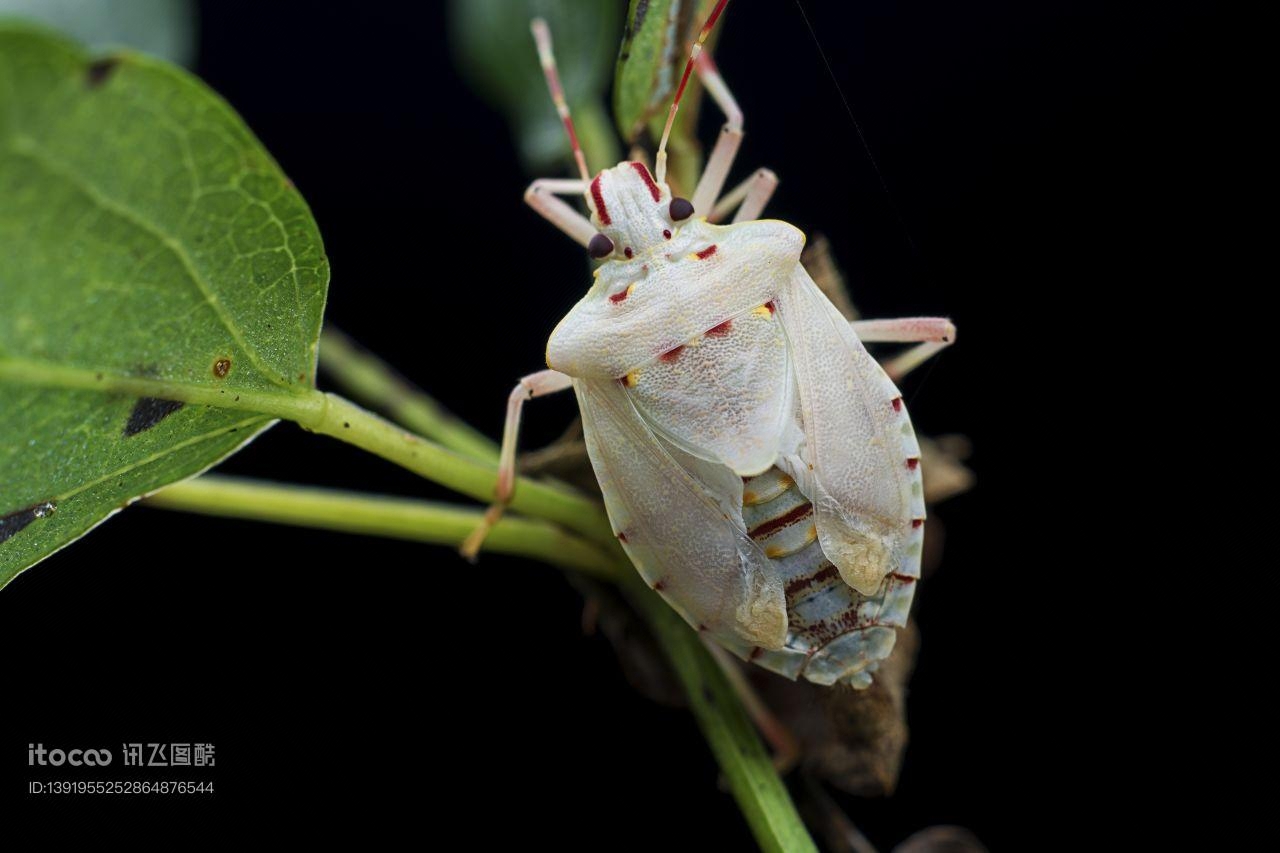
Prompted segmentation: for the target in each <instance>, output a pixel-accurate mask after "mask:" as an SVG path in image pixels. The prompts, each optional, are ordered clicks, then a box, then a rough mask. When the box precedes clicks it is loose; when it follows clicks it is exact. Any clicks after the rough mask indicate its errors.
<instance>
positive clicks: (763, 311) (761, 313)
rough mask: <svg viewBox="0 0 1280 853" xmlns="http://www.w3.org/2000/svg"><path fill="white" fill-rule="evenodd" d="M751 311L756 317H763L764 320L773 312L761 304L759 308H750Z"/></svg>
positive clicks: (771, 316) (769, 317)
mask: <svg viewBox="0 0 1280 853" xmlns="http://www.w3.org/2000/svg"><path fill="white" fill-rule="evenodd" d="M751 313H752V314H755V315H756V316H757V317H763V318H765V319H766V320H769V319H772V318H773V312H772V311H770V310H769V309H768V308H766V307H764V306H763V305H761V306H760V307H759V308H753V309H752V310H751Z"/></svg>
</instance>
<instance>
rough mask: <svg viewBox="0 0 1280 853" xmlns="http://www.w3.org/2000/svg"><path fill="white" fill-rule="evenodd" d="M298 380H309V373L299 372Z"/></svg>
mask: <svg viewBox="0 0 1280 853" xmlns="http://www.w3.org/2000/svg"><path fill="white" fill-rule="evenodd" d="M298 381H299V382H306V381H307V374H305V373H299V374H298Z"/></svg>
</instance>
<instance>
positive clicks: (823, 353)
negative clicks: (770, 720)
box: [466, 0, 955, 686]
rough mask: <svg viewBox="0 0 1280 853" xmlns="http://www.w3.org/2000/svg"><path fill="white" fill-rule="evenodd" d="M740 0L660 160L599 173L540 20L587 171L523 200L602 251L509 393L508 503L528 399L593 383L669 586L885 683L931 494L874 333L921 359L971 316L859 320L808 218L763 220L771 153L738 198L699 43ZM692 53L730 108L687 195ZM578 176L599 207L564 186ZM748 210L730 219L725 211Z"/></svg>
mask: <svg viewBox="0 0 1280 853" xmlns="http://www.w3.org/2000/svg"><path fill="white" fill-rule="evenodd" d="M726 2H727V0H720V2H719V3H717V4H716V7H715V9H714V10H713V11H712V13H711V16H710V18H709V19H708V21H707V23H706V25H705V26H704V27H703V29H702V31H701V34H700V35H699V38H698V41H697V43H696V44H695V45H694V46H693V49H692V51H691V54H690V57H689V62H688V64H687V65H686V67H685V72H684V76H683V78H682V79H681V82H680V85H679V88H678V89H677V91H676V94H675V97H674V99H673V102H672V104H671V108H670V112H669V114H668V118H667V125H666V131H665V132H664V133H663V136H662V141H661V143H660V145H659V148H658V153H657V157H656V164H655V170H654V173H653V174H650V171H649V169H648V168H647V166H646V165H645V164H643V163H640V162H623V163H619V164H618V165H617V166H615V167H613V168H611V169H605V170H604V171H602V172H600V173H599V174H598V175H596V176H595V177H594V178H592V177H591V174H590V172H589V171H588V170H587V165H586V159H585V157H584V156H583V153H582V150H581V148H580V147H579V145H578V143H577V139H576V135H575V134H574V130H573V123H572V121H571V119H570V116H569V110H568V107H567V106H566V104H565V100H564V95H563V93H562V91H561V88H560V83H559V79H558V75H557V72H556V67H555V61H554V59H553V56H552V52H551V39H550V34H549V33H548V32H547V28H546V25H545V24H544V23H542V22H541V21H535V22H534V25H533V31H534V36H535V39H536V41H537V45H538V53H539V56H540V58H541V62H542V67H543V70H544V71H545V73H546V77H547V82H548V85H549V87H550V89H551V95H552V98H553V100H554V101H555V104H556V107H557V109H558V110H559V112H560V115H561V117H562V118H563V119H564V124H565V127H566V129H567V131H568V133H569V137H570V142H571V144H572V146H573V153H574V156H575V158H576V160H577V163H578V167H579V171H580V172H581V175H582V177H581V180H562V179H542V180H537V181H534V182H533V184H532V185H531V186H530V187H529V189H528V192H527V193H526V194H525V199H526V201H528V203H529V204H530V205H531V206H532V207H533V208H534V209H535V210H537V211H538V212H539V213H541V214H542V215H543V216H544V217H546V218H547V219H548V220H550V221H551V222H552V223H553V224H554V225H556V226H557V227H558V228H560V229H561V230H562V231H564V232H565V233H566V234H568V235H569V236H570V237H572V238H573V239H575V240H577V241H578V242H579V243H581V244H582V245H583V246H586V247H587V250H588V252H589V253H590V255H591V257H593V258H596V259H599V260H601V261H603V263H601V264H600V266H599V267H598V268H597V269H596V271H595V283H594V284H593V285H592V287H591V289H590V290H589V291H588V292H587V294H586V296H584V297H583V299H582V301H580V302H579V303H578V304H577V305H575V306H574V308H573V310H572V311H570V312H569V314H568V316H566V317H565V318H564V319H563V320H561V321H560V324H559V325H558V326H557V327H556V329H555V331H554V332H552V334H551V340H550V342H549V343H548V346H547V365H548V367H550V368H551V369H550V370H544V371H541V372H539V373H535V374H532V375H531V376H527V377H525V378H524V379H522V380H521V381H520V384H519V385H518V386H517V387H516V389H515V390H514V391H513V392H512V394H511V398H510V402H509V407H508V410H507V421H506V430H505V433H504V435H503V443H502V457H501V473H500V477H499V481H498V483H499V484H498V495H497V498H498V503H497V504H496V506H495V511H494V512H491V513H490V520H492V519H493V518H496V515H497V510H499V509H500V507H501V506H502V505H503V504H505V503H506V502H507V501H508V500H509V499H510V496H511V492H512V489H513V484H514V469H515V445H516V433H517V430H518V427H519V421H520V412H521V407H522V406H523V404H524V402H525V401H526V400H528V399H530V398H532V397H536V396H540V395H543V394H548V393H551V392H554V391H561V390H564V389H567V388H573V390H574V392H575V394H576V395H577V398H578V403H579V406H580V407H581V411H582V426H583V432H584V434H585V438H586V444H587V449H588V453H589V454H590V457H591V464H592V467H593V468H594V469H595V474H596V477H597V478H598V479H599V481H600V488H601V490H602V491H603V493H604V501H605V507H606V508H607V510H608V513H609V518H610V521H611V522H612V525H613V530H614V532H615V533H616V534H617V537H618V539H619V540H620V541H621V543H622V546H623V548H624V549H626V552H627V554H628V555H629V556H630V558H631V560H632V561H633V562H634V563H635V565H636V568H637V569H638V570H639V571H640V574H641V576H642V577H643V578H644V579H645V580H646V581H647V582H648V583H649V585H650V586H651V587H652V588H653V589H655V590H657V591H658V592H659V593H660V594H661V595H662V596H663V598H664V599H665V600H666V601H667V602H668V603H669V604H670V605H671V606H672V607H673V608H675V609H676V610H677V611H678V612H679V613H680V614H681V615H682V616H683V617H684V618H685V619H686V620H687V621H688V622H689V624H691V625H693V626H695V627H696V628H697V629H698V630H699V631H702V632H705V633H706V634H707V635H709V636H710V637H712V638H714V639H715V640H716V641H718V642H719V643H721V644H722V645H724V646H725V647H727V648H728V649H730V650H731V651H733V652H734V653H736V654H738V655H739V656H740V657H742V658H744V659H746V660H750V661H754V662H755V663H757V664H759V665H761V666H764V667H766V668H768V669H770V670H773V671H774V672H777V673H780V674H782V675H785V676H787V677H789V678H797V677H799V676H804V677H805V678H807V679H808V680H810V681H812V682H816V683H818V684H833V683H835V682H837V681H845V682H848V683H850V684H852V685H854V686H866V685H868V684H870V683H871V673H872V672H873V671H874V670H875V668H876V664H877V662H878V661H880V660H883V659H884V658H885V657H886V656H887V655H888V654H889V652H890V650H891V649H892V647H893V643H894V639H895V629H896V628H897V627H900V626H901V625H903V624H904V623H905V621H906V618H907V611H908V608H909V607H910V605H911V599H912V595H913V592H914V587H915V581H916V578H918V577H919V571H920V549H921V540H922V537H923V533H924V530H923V524H924V515H925V509H924V498H923V496H922V490H921V483H920V470H919V456H920V449H919V446H918V445H917V443H916V438H915V434H914V432H913V431H912V428H911V421H910V419H909V418H908V416H907V412H906V409H905V407H904V406H903V401H902V396H901V394H899V392H898V389H897V388H896V387H895V386H894V384H893V382H892V381H891V380H890V378H889V377H888V376H887V375H886V373H885V372H884V370H882V369H881V367H880V365H879V364H877V362H876V361H875V360H874V359H873V358H872V357H871V356H870V355H869V354H868V353H867V351H866V349H864V347H863V345H862V342H863V341H897V342H913V343H917V344H919V346H918V347H917V349H916V350H915V351H914V352H913V353H912V354H911V357H909V358H908V359H907V361H909V362H911V363H918V362H919V361H920V360H923V358H924V357H926V356H927V355H929V354H931V353H932V352H935V351H937V350H938V349H941V348H942V347H944V346H946V345H947V344H948V343H950V341H951V340H952V339H953V337H954V332H955V330H954V328H953V326H952V325H951V323H950V322H949V321H947V320H945V319H937V318H913V319H904V320H887V321H867V322H854V323H852V324H850V323H849V322H848V321H847V320H845V319H844V317H842V316H841V314H840V313H839V312H838V311H837V310H836V309H835V307H833V306H832V304H831V303H830V302H829V301H828V300H827V298H826V297H825V296H824V295H823V294H822V292H821V291H820V290H819V289H818V287H817V285H815V284H814V281H813V279H812V278H810V277H809V274H808V273H807V272H806V271H805V269H804V267H803V266H801V264H800V252H801V249H802V248H803V246H804V242H805V237H804V235H803V234H802V233H801V232H800V231H799V230H798V229H796V228H795V227H793V226H791V225H789V224H787V223H785V222H780V221H776V220H762V219H758V218H757V217H758V216H759V215H760V213H761V211H762V210H763V208H764V206H765V203H766V202H767V201H768V199H769V197H770V195H771V194H772V193H773V190H774V188H775V186H776V185H777V179H776V178H775V177H774V175H773V173H772V172H769V171H768V170H763V169H762V170H760V171H758V172H756V173H755V174H754V175H753V176H751V177H750V178H748V179H747V180H746V181H744V182H743V183H742V184H741V185H740V186H738V187H737V188H736V189H734V190H732V191H730V192H729V193H727V194H726V195H724V196H723V198H721V196H720V194H721V190H722V189H723V187H724V184H725V179H726V177H727V175H728V172H729V168H730V166H731V164H732V163H733V159H734V156H735V154H736V153H737V149H738V145H739V143H740V141H741V139H742V113H741V111H740V110H739V108H738V106H737V104H736V103H735V101H734V99H733V96H732V95H731V94H730V93H729V90H728V88H727V87H726V86H725V83H724V81H723V80H722V79H721V77H720V76H719V74H718V73H717V72H716V70H715V67H714V65H713V64H712V63H711V62H710V61H709V59H708V58H707V57H706V56H704V55H703V54H702V50H701V48H702V44H703V42H704V41H705V39H706V37H707V34H708V33H709V32H710V30H711V27H712V26H713V25H714V24H715V21H716V19H717V18H718V17H719V15H720V13H721V12H722V11H723V10H724V6H725V4H726ZM694 70H696V72H697V73H698V75H699V77H700V79H701V81H702V83H703V85H704V86H705V87H706V90H707V92H708V93H710V95H711V97H712V98H713V99H714V100H715V102H716V103H717V105H718V106H719V107H720V109H721V110H722V111H723V112H724V113H725V115H726V117H727V122H726V123H725V125H724V128H723V130H722V131H721V134H720V136H719V139H718V140H717V143H716V145H715V148H714V150H713V152H712V154H711V156H710V157H709V159H708V162H707V166H706V169H705V171H704V172H703V174H702V177H701V179H700V180H699V181H698V184H697V188H696V189H695V191H694V194H693V198H692V201H688V200H685V199H683V198H675V197H673V196H672V193H671V190H670V188H669V187H668V185H667V184H666V182H665V180H664V178H665V173H666V143H667V138H668V136H669V134H670V130H671V125H672V121H673V120H674V118H675V115H676V110H677V109H678V107H679V103H680V98H681V95H682V94H683V92H684V89H685V85H686V83H687V82H688V79H689V75H690V73H691V72H692V71H694ZM577 194H582V195H583V196H584V197H585V200H586V203H587V206H588V208H589V209H590V211H591V217H590V219H589V220H588V219H587V218H586V217H584V216H582V215H581V214H579V213H578V212H577V211H575V210H574V209H573V208H572V207H570V206H569V205H568V204H566V203H565V202H564V201H562V200H560V199H559V198H557V197H556V195H577ZM735 207H736V209H737V210H736V214H735V215H734V217H733V221H732V223H731V224H728V225H716V224H713V220H716V219H719V218H721V217H723V216H726V215H727V214H728V213H729V212H731V211H733V210H734V208H735ZM483 535H484V530H483V529H482V530H480V531H477V533H476V535H474V536H473V537H472V538H471V540H470V541H469V542H468V546H467V549H466V550H469V551H470V552H471V553H474V551H475V549H476V548H478V546H479V543H480V541H481V540H482V539H483Z"/></svg>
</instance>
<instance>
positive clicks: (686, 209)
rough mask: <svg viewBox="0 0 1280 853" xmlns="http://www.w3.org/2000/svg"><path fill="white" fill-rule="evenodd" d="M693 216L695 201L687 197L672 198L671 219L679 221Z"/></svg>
mask: <svg viewBox="0 0 1280 853" xmlns="http://www.w3.org/2000/svg"><path fill="white" fill-rule="evenodd" d="M690 216H693V202H691V201H689V199H687V198H673V199H671V221H672V222H679V221H681V220H683V219H688V218H689V217H690Z"/></svg>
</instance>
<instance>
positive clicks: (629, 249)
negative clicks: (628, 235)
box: [622, 246, 632, 258]
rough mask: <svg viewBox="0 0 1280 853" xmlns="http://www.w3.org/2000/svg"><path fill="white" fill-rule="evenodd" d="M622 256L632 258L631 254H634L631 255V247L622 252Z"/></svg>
mask: <svg viewBox="0 0 1280 853" xmlns="http://www.w3.org/2000/svg"><path fill="white" fill-rule="evenodd" d="M622 254H624V255H626V256H627V257H628V258H629V257H631V254H632V253H631V247H630V246H628V247H627V248H625V249H623V250H622Z"/></svg>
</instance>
